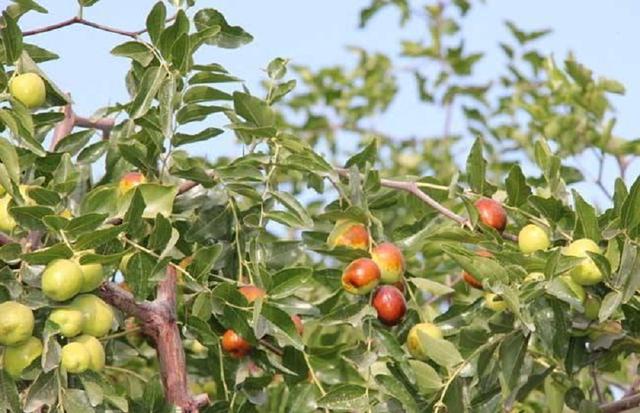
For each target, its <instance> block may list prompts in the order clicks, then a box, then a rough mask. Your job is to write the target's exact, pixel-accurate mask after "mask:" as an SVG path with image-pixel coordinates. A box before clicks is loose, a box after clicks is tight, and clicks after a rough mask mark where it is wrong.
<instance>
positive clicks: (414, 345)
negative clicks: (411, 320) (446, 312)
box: [407, 323, 443, 360]
mask: <svg viewBox="0 0 640 413" xmlns="http://www.w3.org/2000/svg"><path fill="white" fill-rule="evenodd" d="M418 332H422V333H423V334H427V335H428V336H430V337H433V338H437V339H442V338H443V335H442V330H440V328H439V327H438V326H437V325H435V324H432V323H419V324H416V325H415V326H413V327H412V328H411V330H409V335H407V349H409V353H410V354H411V355H412V356H413V357H415V358H417V359H420V360H426V359H427V358H428V357H427V355H426V353H425V351H424V349H423V348H422V343H421V341H420V336H419V335H418Z"/></svg>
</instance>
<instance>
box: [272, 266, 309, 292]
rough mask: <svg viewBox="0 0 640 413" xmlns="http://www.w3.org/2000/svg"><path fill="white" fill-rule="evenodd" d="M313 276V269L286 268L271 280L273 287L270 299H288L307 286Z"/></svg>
mask: <svg viewBox="0 0 640 413" xmlns="http://www.w3.org/2000/svg"><path fill="white" fill-rule="evenodd" d="M312 276H313V269H312V268H311V267H295V268H286V269H284V270H280V271H278V272H277V273H275V274H274V275H273V277H272V279H271V287H270V288H269V290H268V295H269V297H271V298H273V299H274V300H278V299H280V298H286V297H289V296H291V295H292V293H293V292H294V291H295V290H297V289H298V288H302V287H304V286H305V284H306V283H307V282H309V281H310V280H311V277H312Z"/></svg>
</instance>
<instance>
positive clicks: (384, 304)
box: [372, 285, 407, 326]
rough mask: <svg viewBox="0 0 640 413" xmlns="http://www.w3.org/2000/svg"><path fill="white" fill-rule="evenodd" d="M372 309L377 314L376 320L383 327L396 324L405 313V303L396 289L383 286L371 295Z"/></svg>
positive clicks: (390, 286)
mask: <svg viewBox="0 0 640 413" xmlns="http://www.w3.org/2000/svg"><path fill="white" fill-rule="evenodd" d="M372 305H373V308H375V309H376V311H377V313H378V319H379V320H380V321H381V322H382V323H383V324H385V325H388V326H394V325H396V324H398V323H399V322H400V321H401V320H402V318H403V317H404V314H405V313H406V312H407V302H406V300H405V299H404V296H403V295H402V293H401V292H400V290H398V289H397V288H396V287H394V286H392V285H383V286H382V287H380V288H378V289H377V290H376V292H375V293H374V295H373V300H372Z"/></svg>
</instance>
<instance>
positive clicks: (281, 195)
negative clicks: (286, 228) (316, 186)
mask: <svg viewBox="0 0 640 413" xmlns="http://www.w3.org/2000/svg"><path fill="white" fill-rule="evenodd" d="M271 195H272V196H273V197H274V198H275V199H277V200H278V202H279V203H280V204H281V205H282V206H284V207H286V208H287V209H288V210H289V211H290V212H291V213H293V214H295V215H296V216H297V217H298V219H299V220H300V222H302V223H303V226H305V227H307V228H312V227H313V219H311V216H310V215H309V213H308V212H307V210H306V209H305V208H304V207H303V206H302V204H300V202H299V201H298V200H297V199H296V198H295V197H294V196H293V195H291V194H290V193H288V192H281V191H273V192H271Z"/></svg>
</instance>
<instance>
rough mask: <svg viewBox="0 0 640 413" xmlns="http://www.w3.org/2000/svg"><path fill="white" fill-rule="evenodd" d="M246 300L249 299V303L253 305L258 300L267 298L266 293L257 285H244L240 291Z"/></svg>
mask: <svg viewBox="0 0 640 413" xmlns="http://www.w3.org/2000/svg"><path fill="white" fill-rule="evenodd" d="M238 290H239V291H240V293H242V295H244V298H246V299H247V301H248V302H249V303H253V302H254V301H255V300H257V299H258V298H263V297H264V296H265V292H264V290H263V289H262V288H260V287H256V286H255V285H244V286H242V287H240V288H239V289H238Z"/></svg>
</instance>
